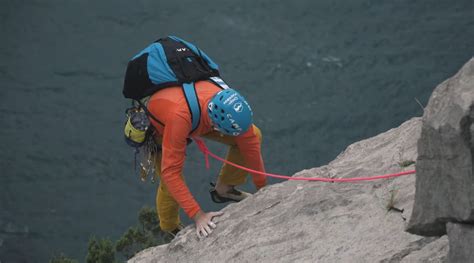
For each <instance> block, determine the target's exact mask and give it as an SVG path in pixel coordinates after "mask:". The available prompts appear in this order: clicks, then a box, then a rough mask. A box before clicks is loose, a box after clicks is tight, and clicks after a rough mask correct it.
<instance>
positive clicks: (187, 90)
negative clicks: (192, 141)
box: [182, 82, 201, 134]
mask: <svg viewBox="0 0 474 263" xmlns="http://www.w3.org/2000/svg"><path fill="white" fill-rule="evenodd" d="M182 87H183V93H184V97H185V98H186V102H187V104H188V108H189V112H190V113H191V122H192V130H191V132H190V134H191V133H193V132H194V131H195V130H196V129H197V127H198V126H199V122H200V120H201V105H199V100H198V97H197V93H196V89H195V87H194V82H191V83H183V86H182Z"/></svg>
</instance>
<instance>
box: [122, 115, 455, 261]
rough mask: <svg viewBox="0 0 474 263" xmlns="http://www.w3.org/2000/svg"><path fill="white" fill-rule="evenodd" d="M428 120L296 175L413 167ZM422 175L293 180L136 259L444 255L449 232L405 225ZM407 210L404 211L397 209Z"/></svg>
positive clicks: (340, 174) (359, 145)
mask: <svg viewBox="0 0 474 263" xmlns="http://www.w3.org/2000/svg"><path fill="white" fill-rule="evenodd" d="M420 131H421V119H420V118H414V119H411V120H409V121H407V122H405V123H404V124H402V125H401V126H400V127H398V128H396V129H392V130H390V131H387V132H385V133H383V134H380V135H378V136H376V137H373V138H370V139H367V140H363V141H360V142H357V143H355V144H352V145H350V146H349V147H348V148H347V149H346V150H345V151H344V152H343V153H341V154H340V155H339V156H338V157H337V158H336V159H335V160H334V161H332V162H331V163H329V164H328V165H326V166H322V167H319V168H314V169H310V170H304V171H302V172H300V173H298V174H296V175H295V176H307V177H360V176H368V175H378V174H385V173H391V172H398V171H401V170H402V169H413V168H414V167H413V165H411V166H410V167H407V168H402V167H401V166H400V165H399V163H400V162H404V161H408V160H415V159H416V157H417V147H416V142H417V140H418V138H419V135H420ZM414 186H415V176H414V175H409V176H404V177H399V178H396V179H390V180H383V181H376V182H366V183H356V184H353V183H351V184H348V183H346V184H341V183H319V182H304V181H286V182H283V183H279V184H275V185H271V186H269V187H266V188H264V189H262V190H261V191H259V192H258V193H256V194H255V195H253V196H252V197H250V198H248V199H246V200H244V201H242V202H240V203H237V204H231V205H229V206H227V207H226V208H225V209H223V211H224V212H225V214H224V216H222V217H221V218H219V219H218V220H216V221H217V228H216V230H215V231H214V232H213V233H212V234H211V235H210V236H209V237H207V238H205V239H203V240H198V238H197V237H196V234H195V231H194V226H189V227H187V228H186V229H184V230H183V231H181V232H180V234H178V236H177V237H176V238H175V239H174V240H173V241H172V242H171V243H170V244H167V245H162V246H158V247H153V248H149V249H147V250H144V251H142V252H140V253H139V254H137V255H136V256H135V257H134V258H132V259H131V260H130V261H129V262H226V261H229V262H254V261H262V262H275V261H278V262H294V261H296V262H308V261H309V262H379V261H380V262H400V261H401V262H419V261H429V262H441V261H444V260H445V259H446V256H447V250H448V246H447V242H448V241H447V238H446V237H444V238H425V237H420V236H416V235H412V234H409V233H407V232H405V231H404V229H405V227H406V221H405V218H407V217H408V216H409V215H410V212H411V208H412V206H413V201H414V193H415V187H414ZM393 207H395V208H396V209H400V210H403V212H398V211H396V210H393V209H390V208H393Z"/></svg>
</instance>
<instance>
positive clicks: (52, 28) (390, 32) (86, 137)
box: [0, 0, 474, 262]
mask: <svg viewBox="0 0 474 263" xmlns="http://www.w3.org/2000/svg"><path fill="white" fill-rule="evenodd" d="M473 5H474V4H473V1H472V0H458V1H447V0H438V1H435V0H433V1H427V0H422V1H409V0H396V1H380V0H379V1H375V0H353V1H347V0H297V1H270V0H263V1H253V0H243V1H229V0H222V1H190V0H183V1H178V2H176V1H170V2H165V1H156V0H138V1H125V0H120V1H119V0H116V1H90V0H89V1H86V0H83V1H79V0H71V1H60V0H50V1H46V0H44V1H40V0H21V1H20V0H2V1H1V3H0V33H1V34H0V35H1V40H0V120H1V128H0V146H1V151H0V261H1V262H45V261H47V260H48V259H49V258H50V257H51V255H52V254H54V253H58V252H65V253H66V254H67V255H69V256H71V257H75V258H77V259H80V260H81V261H82V260H83V259H84V255H85V252H86V245H87V240H88V238H89V237H90V236H91V235H92V234H95V235H98V236H101V237H111V238H117V237H118V236H120V235H121V234H122V233H123V232H124V231H125V230H126V229H127V227H128V226H130V225H132V224H135V222H136V219H135V217H136V212H137V211H138V210H139V208H140V207H141V206H143V205H145V204H146V205H151V206H152V205H154V195H155V188H156V185H152V184H144V183H141V182H140V181H139V180H138V178H137V176H135V175H134V173H133V166H132V159H133V154H132V150H131V149H130V148H128V147H127V146H126V145H125V144H124V143H123V135H122V125H123V121H124V118H123V117H124V115H123V113H124V109H125V107H126V106H128V102H127V101H126V100H124V99H123V98H122V95H121V88H122V75H123V72H124V70H125V67H126V63H127V60H128V58H130V57H131V56H132V55H133V54H134V53H136V52H137V51H139V50H140V49H141V48H143V47H144V46H145V45H146V44H147V43H149V42H151V41H153V40H155V39H156V38H158V37H160V36H164V35H167V34H175V35H178V36H180V37H182V38H184V39H187V40H190V41H192V42H194V43H196V44H197V45H198V46H199V47H201V48H202V49H204V50H205V51H206V52H207V53H208V54H209V55H211V56H212V57H213V58H214V59H215V60H216V61H217V62H218V63H219V64H220V66H221V68H222V72H223V76H224V78H225V79H226V80H227V81H228V82H229V83H230V84H231V86H233V87H234V88H236V89H239V90H240V91H241V92H242V93H243V94H244V95H245V96H246V97H247V98H248V100H249V101H250V103H251V104H252V107H253V109H254V111H255V122H256V124H257V125H258V126H259V127H260V128H261V129H262V131H263V133H264V145H263V153H264V159H265V161H266V167H267V170H268V171H271V172H275V173H282V174H289V175H291V174H292V173H294V172H297V171H300V170H302V169H305V168H310V167H315V166H319V165H322V164H325V163H327V162H328V161H330V160H332V159H333V158H334V157H335V156H336V155H337V154H338V153H339V152H341V151H342V150H343V149H344V148H345V147H346V146H347V145H349V144H350V143H352V142H354V141H357V140H360V139H363V138H367V137H370V136H373V135H375V134H378V133H380V132H382V131H385V130H388V129H390V128H393V127H395V126H397V125H399V124H401V123H402V122H403V121H405V120H407V119H409V118H410V117H413V116H420V115H421V113H422V110H421V108H420V106H419V105H418V104H417V103H416V101H415V98H417V99H418V100H419V101H420V102H421V103H422V104H426V103H427V101H428V98H429V95H430V94H431V92H432V90H433V89H434V87H435V86H436V85H437V84H438V83H440V82H441V81H443V80H444V79H446V78H448V77H449V76H451V75H452V74H454V73H455V72H456V71H457V70H458V69H459V68H460V67H461V66H462V64H463V63H464V62H466V61H467V60H468V59H469V58H470V57H472V56H473V54H474V6H473ZM213 149H214V150H216V151H217V152H219V153H220V154H224V153H225V148H222V147H218V146H216V145H214V147H213ZM212 164H213V165H212V169H211V170H210V171H207V170H206V169H205V168H204V164H203V158H202V156H201V155H200V154H199V153H198V152H197V150H196V148H195V146H191V147H190V149H189V151H188V161H187V166H186V175H185V176H186V178H187V180H188V182H190V183H189V185H190V187H191V190H192V192H193V193H194V194H195V196H196V198H197V199H198V201H199V202H200V203H201V204H202V206H203V208H205V209H207V210H210V209H217V207H216V206H214V205H213V204H211V203H210V200H209V196H208V193H207V190H208V183H209V181H210V180H211V179H213V178H215V174H216V173H217V171H218V167H219V165H218V164H217V163H216V162H213V163H212ZM273 182H274V181H273ZM249 189H252V188H251V187H250V188H249ZM188 222H189V221H188Z"/></svg>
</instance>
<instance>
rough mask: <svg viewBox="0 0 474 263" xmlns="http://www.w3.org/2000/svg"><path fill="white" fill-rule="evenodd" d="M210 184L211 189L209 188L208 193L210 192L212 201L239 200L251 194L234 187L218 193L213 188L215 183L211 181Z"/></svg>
mask: <svg viewBox="0 0 474 263" xmlns="http://www.w3.org/2000/svg"><path fill="white" fill-rule="evenodd" d="M211 186H212V188H211V190H209V193H210V194H211V199H212V201H213V202H214V203H226V202H240V201H242V200H244V199H245V198H247V197H249V196H251V195H252V194H250V193H247V192H244V191H241V190H237V189H235V188H232V189H231V190H229V191H228V192H227V193H225V194H219V193H217V190H216V189H215V185H214V184H213V183H211Z"/></svg>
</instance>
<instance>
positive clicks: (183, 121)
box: [147, 81, 266, 237]
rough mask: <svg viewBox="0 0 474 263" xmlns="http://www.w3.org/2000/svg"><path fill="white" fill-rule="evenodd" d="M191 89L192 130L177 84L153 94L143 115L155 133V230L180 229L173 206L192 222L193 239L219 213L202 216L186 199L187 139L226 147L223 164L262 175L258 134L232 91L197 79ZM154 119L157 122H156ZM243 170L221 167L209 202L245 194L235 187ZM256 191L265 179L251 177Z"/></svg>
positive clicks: (247, 109)
mask: <svg viewBox="0 0 474 263" xmlns="http://www.w3.org/2000/svg"><path fill="white" fill-rule="evenodd" d="M195 91H196V95H197V101H198V103H197V104H198V105H199V110H200V116H199V117H200V121H199V122H198V123H199V124H198V126H197V127H196V128H195V129H194V131H192V123H193V119H192V118H194V117H195V116H193V114H191V113H190V105H189V101H188V99H187V98H186V96H185V95H184V93H183V90H182V87H181V86H176V87H169V88H166V89H162V90H159V91H158V92H156V93H154V94H153V95H152V96H151V97H150V100H149V101H148V105H147V108H148V111H149V113H150V114H152V115H153V116H154V117H155V118H153V119H151V122H152V125H153V127H154V128H155V129H156V131H157V133H156V136H155V140H156V141H157V142H158V143H159V144H161V146H162V147H161V148H162V151H161V152H159V153H157V154H156V157H155V158H157V160H156V162H155V163H156V168H155V173H157V175H159V176H160V184H159V188H158V193H157V196H156V206H157V212H158V216H159V219H160V227H161V229H162V230H163V231H165V232H169V233H173V234H176V233H177V232H178V231H179V230H180V229H181V228H182V226H181V223H180V218H179V213H178V210H179V207H181V208H183V209H184V211H185V213H186V214H187V215H188V216H189V217H190V218H192V219H193V220H194V221H195V223H196V233H197V235H198V237H206V236H208V235H209V234H210V233H211V232H212V230H213V229H214V228H215V227H216V225H215V223H214V222H213V221H212V219H213V217H216V216H220V215H222V212H204V211H203V210H202V209H201V207H200V206H199V204H198V203H197V202H196V200H195V199H194V197H193V196H192V195H191V193H190V191H189V189H188V187H187V186H186V184H185V182H184V179H183V166H184V159H185V152H186V145H187V138H188V137H190V136H191V137H196V136H200V137H204V138H207V139H210V140H214V141H217V142H220V143H223V144H226V145H228V146H229V150H228V153H227V160H229V161H231V162H234V163H237V164H242V165H246V166H248V167H250V168H252V169H255V170H258V171H265V169H264V164H263V159H262V155H261V151H260V145H261V137H262V136H261V132H260V130H259V129H258V128H257V127H256V126H255V125H253V124H252V114H253V113H252V109H251V108H250V106H249V104H248V103H247V101H246V100H245V99H244V98H243V97H242V96H241V95H240V94H239V93H238V92H237V91H235V90H233V89H230V88H226V89H222V87H220V86H219V85H216V84H215V83H213V82H211V81H198V82H196V83H195ZM155 119H158V120H160V121H161V122H162V124H164V125H162V124H160V123H158V122H157V121H156V120H155ZM245 180H246V172H245V171H242V170H239V169H237V168H234V167H233V166H230V165H223V166H222V168H221V171H220V173H219V176H218V179H217V183H216V185H215V189H214V190H213V191H212V192H211V196H212V199H213V201H215V202H227V201H240V200H242V199H244V198H246V197H247V196H249V195H250V194H249V193H246V192H244V191H241V190H238V189H236V188H235V186H237V185H241V184H243V183H245ZM253 183H254V184H255V186H256V188H257V190H258V189H260V188H262V187H264V186H265V185H266V178H265V176H262V175H258V174H253Z"/></svg>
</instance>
